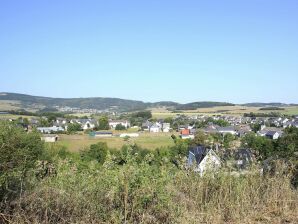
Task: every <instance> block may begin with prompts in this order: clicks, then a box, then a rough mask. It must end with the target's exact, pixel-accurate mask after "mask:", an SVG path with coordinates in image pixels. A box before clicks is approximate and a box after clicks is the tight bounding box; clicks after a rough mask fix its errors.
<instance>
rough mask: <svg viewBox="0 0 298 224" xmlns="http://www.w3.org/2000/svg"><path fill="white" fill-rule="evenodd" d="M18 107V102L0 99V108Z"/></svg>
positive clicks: (3, 109) (16, 108) (13, 108)
mask: <svg viewBox="0 0 298 224" xmlns="http://www.w3.org/2000/svg"><path fill="white" fill-rule="evenodd" d="M18 109H20V102H19V101H14V100H1V101H0V110H1V111H5V110H18Z"/></svg>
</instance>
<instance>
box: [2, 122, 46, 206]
mask: <svg viewBox="0 0 298 224" xmlns="http://www.w3.org/2000/svg"><path fill="white" fill-rule="evenodd" d="M43 155H44V143H43V142H42V141H41V138H40V135H39V133H37V132H35V131H33V132H31V133H26V132H25V131H24V130H23V129H22V128H19V127H17V126H15V125H14V124H13V123H8V122H0V201H2V199H3V198H4V197H5V198H9V197H13V196H16V194H18V193H19V192H20V191H22V189H23V188H24V187H25V186H26V176H27V173H28V171H29V170H30V169H32V168H33V167H35V162H36V161H37V160H38V159H40V158H42V156H43Z"/></svg>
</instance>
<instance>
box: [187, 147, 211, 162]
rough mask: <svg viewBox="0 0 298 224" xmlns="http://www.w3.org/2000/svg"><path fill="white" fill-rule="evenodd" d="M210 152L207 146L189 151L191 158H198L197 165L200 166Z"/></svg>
mask: <svg viewBox="0 0 298 224" xmlns="http://www.w3.org/2000/svg"><path fill="white" fill-rule="evenodd" d="M207 153H208V150H207V149H206V147H205V146H201V145H200V146H196V147H194V148H192V149H190V150H189V156H191V155H192V156H194V157H195V158H196V163H197V165H199V164H200V163H201V162H202V160H203V159H204V157H205V156H206V155H207Z"/></svg>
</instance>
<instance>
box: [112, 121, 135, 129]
mask: <svg viewBox="0 0 298 224" xmlns="http://www.w3.org/2000/svg"><path fill="white" fill-rule="evenodd" d="M117 125H122V126H124V127H125V128H129V127H130V122H129V121H127V120H118V121H117V120H115V121H109V126H110V127H111V128H114V129H115V128H116V126H117Z"/></svg>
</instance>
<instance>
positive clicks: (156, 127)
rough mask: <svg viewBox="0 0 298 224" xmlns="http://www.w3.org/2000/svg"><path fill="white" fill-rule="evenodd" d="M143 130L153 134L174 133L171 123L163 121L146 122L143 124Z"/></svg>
mask: <svg viewBox="0 0 298 224" xmlns="http://www.w3.org/2000/svg"><path fill="white" fill-rule="evenodd" d="M142 130H144V131H149V132H152V133H158V132H166V133H167V132H170V131H172V128H171V124H170V123H164V122H162V121H157V122H150V121H146V122H144V123H143V124H142Z"/></svg>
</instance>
